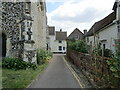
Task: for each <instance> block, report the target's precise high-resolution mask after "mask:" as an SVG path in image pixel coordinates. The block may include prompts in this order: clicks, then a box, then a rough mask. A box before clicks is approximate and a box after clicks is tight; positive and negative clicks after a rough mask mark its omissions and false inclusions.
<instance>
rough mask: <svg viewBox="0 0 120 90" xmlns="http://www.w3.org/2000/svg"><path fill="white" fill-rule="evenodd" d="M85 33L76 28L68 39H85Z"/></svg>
mask: <svg viewBox="0 0 120 90" xmlns="http://www.w3.org/2000/svg"><path fill="white" fill-rule="evenodd" d="M83 37H84V34H83V33H82V32H81V31H80V30H79V29H78V28H76V29H75V30H74V31H73V32H72V33H71V34H70V35H69V36H68V37H67V40H73V39H74V40H83Z"/></svg>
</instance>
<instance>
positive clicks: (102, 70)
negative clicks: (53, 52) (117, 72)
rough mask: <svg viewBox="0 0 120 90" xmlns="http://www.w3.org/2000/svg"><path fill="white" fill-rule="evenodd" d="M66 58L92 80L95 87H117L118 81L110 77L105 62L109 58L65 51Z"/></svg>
mask: <svg viewBox="0 0 120 90" xmlns="http://www.w3.org/2000/svg"><path fill="white" fill-rule="evenodd" d="M67 57H69V58H70V59H69V60H70V61H71V62H72V63H74V64H75V65H76V66H77V67H78V68H79V69H80V70H82V71H84V72H85V73H86V75H87V77H88V78H89V79H92V80H93V81H94V82H95V83H96V85H97V87H100V88H108V87H113V88H114V87H119V86H120V79H118V78H115V77H113V76H112V72H111V71H110V70H109V66H108V65H107V62H106V60H111V59H110V58H106V57H101V56H94V55H88V54H84V53H80V52H76V51H73V50H70V49H68V50H67Z"/></svg>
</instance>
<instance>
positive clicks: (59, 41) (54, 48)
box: [49, 27, 67, 53]
mask: <svg viewBox="0 0 120 90" xmlns="http://www.w3.org/2000/svg"><path fill="white" fill-rule="evenodd" d="M66 38H67V32H63V31H62V30H60V31H55V27H49V45H50V47H49V48H50V50H51V52H53V53H66V48H67V42H66Z"/></svg>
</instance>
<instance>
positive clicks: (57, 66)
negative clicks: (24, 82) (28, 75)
mask: <svg viewBox="0 0 120 90" xmlns="http://www.w3.org/2000/svg"><path fill="white" fill-rule="evenodd" d="M62 57H63V55H54V56H53V60H52V62H51V63H50V64H49V65H48V67H47V69H46V70H45V71H44V72H43V73H42V74H41V75H40V76H39V78H38V79H37V80H36V81H35V82H33V83H32V84H31V85H30V86H29V88H80V86H79V84H78V82H77V80H76V79H75V77H74V76H73V75H72V73H71V71H70V70H69V69H68V67H67V65H66V64H65V62H64V60H63V58H62Z"/></svg>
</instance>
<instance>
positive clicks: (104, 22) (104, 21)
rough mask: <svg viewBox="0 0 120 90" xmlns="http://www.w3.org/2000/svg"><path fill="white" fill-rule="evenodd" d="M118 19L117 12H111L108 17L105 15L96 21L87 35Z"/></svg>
mask: <svg viewBox="0 0 120 90" xmlns="http://www.w3.org/2000/svg"><path fill="white" fill-rule="evenodd" d="M115 19H116V15H115V12H112V13H111V14H109V15H108V16H107V17H105V18H104V19H102V20H100V21H98V22H96V23H95V24H94V25H93V26H92V27H91V28H90V30H89V31H88V33H87V34H86V36H92V35H93V33H94V32H98V31H99V30H101V29H102V28H104V27H106V26H107V25H109V24H111V23H112V22H113V21H114V20H115Z"/></svg>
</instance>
